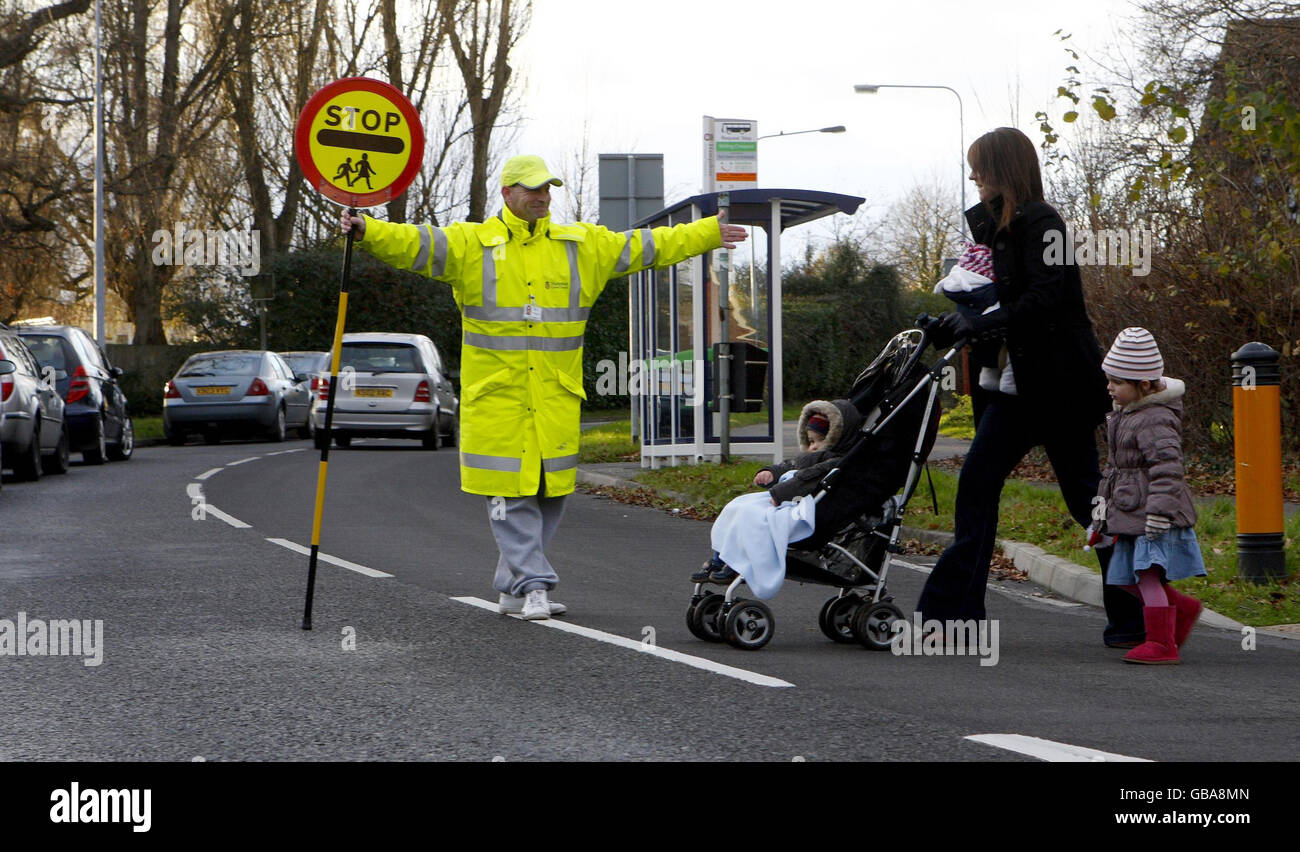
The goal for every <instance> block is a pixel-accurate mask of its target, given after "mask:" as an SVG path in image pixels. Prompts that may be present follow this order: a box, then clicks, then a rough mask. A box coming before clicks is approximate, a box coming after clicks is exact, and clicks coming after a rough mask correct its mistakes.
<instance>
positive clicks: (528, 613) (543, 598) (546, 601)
mask: <svg viewBox="0 0 1300 852" xmlns="http://www.w3.org/2000/svg"><path fill="white" fill-rule="evenodd" d="M550 617H551V599H550V597H549V596H548V595H547V594H546V590H545V589H533V590H532V591H531V592H529V593H528V594H526V595H524V609H523V618H524V621H537V620H538V619H542V618H550Z"/></svg>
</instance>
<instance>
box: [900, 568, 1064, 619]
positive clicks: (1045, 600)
mask: <svg viewBox="0 0 1300 852" xmlns="http://www.w3.org/2000/svg"><path fill="white" fill-rule="evenodd" d="M889 564H890V565H902V566H903V567H904V568H911V569H912V570H913V571H919V572H920V573H922V574H929V573H930V572H931V571H933V570H934V568H932V567H931V566H929V565H917V564H916V563H914V562H908V561H906V560H904V559H897V558H895V559H891V560H890V561H889ZM988 588H989V589H992V590H993V591H995V592H1001V593H1002V594H1004V595H1009V596H1010V597H1013V598H1024V599H1025V600H1027V601H1038V602H1039V603H1045V604H1051V605H1052V606H1059V607H1064V608H1066V609H1070V608H1073V607H1076V606H1083V604H1081V603H1079V602H1078V601H1062V600H1057V599H1056V598H1049V597H1045V596H1043V595H1030V594H1026V593H1025V592H1018V591H1016V590H1015V589H1008V588H1007V587H1006V586H996V585H993V586H989V587H988Z"/></svg>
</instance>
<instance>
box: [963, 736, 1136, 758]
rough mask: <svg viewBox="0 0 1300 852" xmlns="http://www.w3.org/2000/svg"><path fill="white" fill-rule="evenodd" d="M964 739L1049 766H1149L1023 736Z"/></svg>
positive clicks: (1111, 754)
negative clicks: (1044, 761) (1113, 764)
mask: <svg viewBox="0 0 1300 852" xmlns="http://www.w3.org/2000/svg"><path fill="white" fill-rule="evenodd" d="M966 739H968V740H972V741H974V742H977V743H983V744H984V745H988V746H993V747H994V748H1004V749H1006V750H1007V751H1014V752H1017V753H1019V754H1027V755H1029V756H1030V757H1036V758H1038V759H1039V760H1046V761H1048V762H1050V763H1151V761H1150V760H1147V759H1146V758H1145V757H1129V756H1128V755H1126V754H1114V753H1112V752H1109V751H1098V750H1097V749H1095V748H1086V747H1084V746H1077V745H1070V744H1069V743H1058V742H1055V741H1053V740H1044V739H1039V738H1038V737H1027V736H1025V735H1024V734H973V735H971V736H969V737H966Z"/></svg>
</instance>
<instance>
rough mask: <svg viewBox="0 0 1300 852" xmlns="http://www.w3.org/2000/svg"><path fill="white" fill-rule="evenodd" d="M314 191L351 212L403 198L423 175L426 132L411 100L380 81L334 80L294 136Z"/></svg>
mask: <svg viewBox="0 0 1300 852" xmlns="http://www.w3.org/2000/svg"><path fill="white" fill-rule="evenodd" d="M293 143H294V151H295V153H296V154H297V156H298V166H299V168H301V169H302V173H303V176H304V177H305V178H306V179H307V182H308V183H310V184H311V186H312V188H313V189H315V190H317V191H318V192H320V193H321V194H322V195H324V196H325V197H326V198H328V199H330V200H331V201H335V202H338V203H339V204H343V205H346V206H348V207H372V206H374V205H377V204H385V203H387V202H389V201H392V200H393V199H394V198H396V197H397V196H399V195H401V194H402V193H403V192H404V191H406V188H407V187H408V186H410V184H411V181H412V180H414V179H415V176H416V174H417V173H419V171H420V163H421V162H422V161H423V159H424V128H422V127H421V126H420V117H419V116H418V115H417V114H416V112H415V107H413V106H411V102H410V101H409V100H407V99H406V96H405V95H403V94H402V93H401V92H399V91H398V90H397V89H396V88H394V87H393V86H391V85H389V84H388V83H384V82H382V81H380V80H371V79H370V78H368V77H348V78H346V79H343V80H335V81H334V82H333V83H330V84H329V85H328V86H326V87H325V88H323V89H321V90H320V91H318V92H317V93H316V94H314V95H312V96H311V99H310V100H309V101H307V105H306V106H304V107H303V108H302V112H301V113H299V115H298V124H297V126H296V127H295V129H294V134H293Z"/></svg>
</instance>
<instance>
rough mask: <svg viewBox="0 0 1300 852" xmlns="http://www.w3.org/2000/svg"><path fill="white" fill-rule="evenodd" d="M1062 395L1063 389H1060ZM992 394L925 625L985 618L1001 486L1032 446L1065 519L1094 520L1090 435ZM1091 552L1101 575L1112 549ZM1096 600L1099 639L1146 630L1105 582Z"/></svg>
mask: <svg viewBox="0 0 1300 852" xmlns="http://www.w3.org/2000/svg"><path fill="white" fill-rule="evenodd" d="M1062 392H1065V393H1068V392H1069V391H1068V389H1065V388H1063V389H1062ZM990 396H991V399H990V401H989V403H988V405H987V406H986V407H985V409H984V411H983V414H982V416H981V417H980V421H979V426H978V427H977V428H976V430H975V440H974V441H972V442H971V445H970V451H969V452H968V453H967V454H966V460H965V462H964V463H963V464H962V467H961V475H960V477H959V479H958V482H957V509H956V514H955V517H954V519H953V521H954V530H955V534H956V535H955V537H954V539H953V542H952V544H951V545H949V546H948V549H947V550H945V551H944V552H943V555H942V556H940V557H939V562H938V563H937V564H936V565H935V566H934V571H933V572H932V573H931V574H930V577H929V579H928V580H927V581H926V584H925V589H924V590H922V592H921V599H920V600H919V601H918V602H917V605H916V608H917V610H918V611H919V612H921V613H922V614H923V616H924V618H927V619H931V618H933V619H938V620H941V621H942V620H945V619H961V620H964V619H970V618H975V619H982V618H984V593H985V587H986V586H987V584H988V577H989V561H990V560H991V559H992V558H993V545H994V543H995V540H996V538H997V531H998V500H999V498H1000V497H1001V495H1002V486H1003V483H1005V482H1006V479H1007V477H1008V476H1009V475H1010V474H1011V471H1012V470H1014V469H1015V467H1016V465H1017V464H1019V463H1020V460H1021V459H1023V458H1024V457H1025V455H1026V454H1027V453H1028V452H1029V451H1030V450H1031V449H1033V448H1034V447H1037V446H1041V447H1043V449H1044V450H1046V452H1047V458H1048V460H1049V461H1050V462H1051V463H1052V469H1053V470H1054V471H1055V472H1056V479H1057V482H1059V483H1060V487H1061V495H1062V496H1063V497H1064V498H1065V503H1066V506H1067V507H1068V508H1069V510H1070V514H1071V515H1072V516H1073V517H1074V519H1075V520H1076V521H1078V522H1079V524H1080V525H1081V526H1084V527H1086V526H1087V525H1088V524H1089V523H1090V522H1091V520H1092V498H1093V497H1094V496H1095V495H1096V494H1097V485H1098V483H1099V482H1100V481H1101V472H1100V470H1099V469H1098V458H1097V444H1096V438H1095V430H1094V429H1093V428H1092V427H1083V426H1078V425H1073V426H1071V425H1070V424H1068V423H1062V422H1061V421H1060V420H1058V419H1057V418H1058V417H1059V414H1058V413H1057V412H1049V411H1044V410H1042V409H1041V408H1038V407H1034V406H1030V405H1028V404H1026V403H1025V402H1024V400H1022V399H1020V398H1018V397H1014V396H1007V395H1005V394H1000V393H995V394H991V395H990ZM1080 546H1082V544H1080ZM1096 553H1097V558H1098V561H1100V563H1101V570H1102V576H1103V577H1105V573H1106V566H1107V564H1108V563H1109V562H1110V548H1102V549H1100V550H1097V551H1096ZM1102 601H1103V603H1104V604H1105V607H1106V617H1107V619H1108V621H1109V623H1108V624H1107V625H1106V629H1105V630H1104V631H1103V634H1102V637H1103V640H1104V641H1106V642H1107V643H1111V642H1126V641H1135V640H1136V641H1141V640H1142V639H1143V637H1144V635H1145V625H1144V623H1143V619H1142V607H1141V605H1140V604H1139V603H1138V601H1137V599H1135V598H1134V597H1133V596H1131V595H1129V594H1128V593H1126V592H1124V591H1123V590H1122V589H1120V588H1119V587H1117V586H1107V585H1105V584H1104V583H1103V586H1102Z"/></svg>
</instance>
